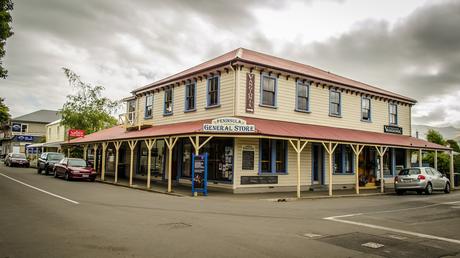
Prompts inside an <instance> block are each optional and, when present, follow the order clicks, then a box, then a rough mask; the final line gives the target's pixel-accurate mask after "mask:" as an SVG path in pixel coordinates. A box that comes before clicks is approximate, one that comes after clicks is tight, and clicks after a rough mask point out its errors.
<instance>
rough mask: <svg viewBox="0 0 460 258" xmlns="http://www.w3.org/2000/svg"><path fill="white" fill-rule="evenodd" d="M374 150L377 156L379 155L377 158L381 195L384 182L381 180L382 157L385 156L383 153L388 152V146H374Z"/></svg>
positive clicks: (383, 189)
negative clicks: (378, 159)
mask: <svg viewBox="0 0 460 258" xmlns="http://www.w3.org/2000/svg"><path fill="white" fill-rule="evenodd" d="M374 147H375V149H376V150H377V152H378V154H379V157H380V192H381V193H383V192H385V188H384V187H385V182H384V180H383V156H384V155H385V153H386V152H387V150H388V146H387V147H385V148H384V147H383V146H380V147H379V146H374Z"/></svg>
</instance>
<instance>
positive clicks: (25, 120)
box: [1, 110, 61, 154]
mask: <svg viewBox="0 0 460 258" xmlns="http://www.w3.org/2000/svg"><path fill="white" fill-rule="evenodd" d="M60 116H61V115H60V114H59V112H58V111H56V110H38V111H35V112H32V113H29V114H26V115H22V116H18V117H15V118H12V119H11V121H10V123H9V125H8V128H7V130H6V131H5V132H4V134H3V138H2V139H1V141H2V153H3V154H7V153H10V152H13V153H25V152H26V147H27V146H28V145H31V144H33V143H39V142H44V141H45V137H46V124H48V123H50V122H52V121H55V120H58V119H60Z"/></svg>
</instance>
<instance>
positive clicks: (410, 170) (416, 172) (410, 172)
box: [399, 168, 421, 176]
mask: <svg viewBox="0 0 460 258" xmlns="http://www.w3.org/2000/svg"><path fill="white" fill-rule="evenodd" d="M420 173H421V172H420V169H418V168H408V169H407V168H406V169H403V170H401V172H399V175H400V176H411V175H420Z"/></svg>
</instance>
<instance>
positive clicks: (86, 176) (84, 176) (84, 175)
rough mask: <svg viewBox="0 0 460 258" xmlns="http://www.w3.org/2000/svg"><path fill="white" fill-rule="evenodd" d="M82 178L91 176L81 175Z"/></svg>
mask: <svg viewBox="0 0 460 258" xmlns="http://www.w3.org/2000/svg"><path fill="white" fill-rule="evenodd" d="M81 177H89V175H81Z"/></svg>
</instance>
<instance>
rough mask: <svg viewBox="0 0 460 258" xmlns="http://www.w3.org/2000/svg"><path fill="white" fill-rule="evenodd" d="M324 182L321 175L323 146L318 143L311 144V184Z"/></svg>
mask: <svg viewBox="0 0 460 258" xmlns="http://www.w3.org/2000/svg"><path fill="white" fill-rule="evenodd" d="M323 183H324V176H323V148H322V147H321V146H320V145H317V144H313V145H312V184H320V185H322V184H323Z"/></svg>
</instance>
